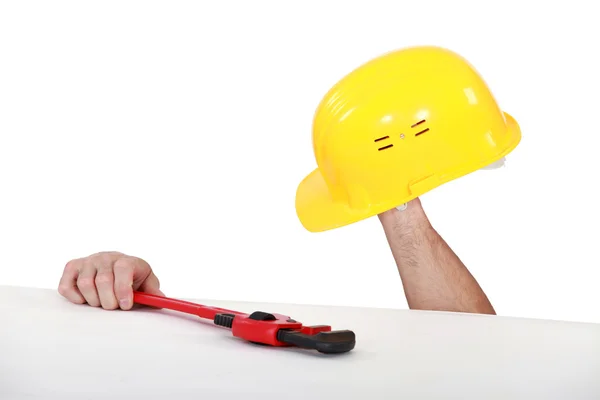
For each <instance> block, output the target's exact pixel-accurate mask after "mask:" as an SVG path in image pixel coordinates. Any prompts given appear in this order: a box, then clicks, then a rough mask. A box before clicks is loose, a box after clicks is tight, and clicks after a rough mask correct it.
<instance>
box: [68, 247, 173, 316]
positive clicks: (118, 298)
mask: <svg viewBox="0 0 600 400" xmlns="http://www.w3.org/2000/svg"><path fill="white" fill-rule="evenodd" d="M159 288H160V283H159V281H158V278H157V277H156V275H154V272H152V268H150V265H149V264H148V263H147V262H146V261H144V260H142V259H141V258H137V257H132V256H128V255H125V254H122V253H118V252H103V253H96V254H93V255H91V256H89V257H85V258H78V259H75V260H71V261H69V262H68V263H67V265H66V266H65V269H64V271H63V275H62V278H61V279H60V283H59V285H58V292H59V293H60V294H61V295H62V296H63V297H65V298H66V299H67V300H69V301H71V302H72V303H75V304H85V303H87V304H89V305H90V306H92V307H102V308H104V309H106V310H115V309H117V308H120V309H122V310H129V309H131V307H133V291H134V290H136V291H137V290H139V291H142V292H146V293H150V294H155V295H159V296H164V294H163V293H162V292H161V291H160V289H159Z"/></svg>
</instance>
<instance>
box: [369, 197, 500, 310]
mask: <svg viewBox="0 0 600 400" xmlns="http://www.w3.org/2000/svg"><path fill="white" fill-rule="evenodd" d="M379 220H380V222H381V224H382V226H383V230H384V232H385V235H386V238H387V241H388V243H389V245H390V249H391V251H392V254H393V256H394V259H395V261H396V265H397V267H398V272H399V273H400V278H401V280H402V285H403V287H404V293H405V295H406V300H407V301H408V306H409V308H411V309H415V310H437V311H453V312H465V313H478V314H496V312H495V311H494V308H493V307H492V305H491V303H490V301H489V300H488V298H487V296H486V295H485V293H484V292H483V290H482V289H481V287H480V286H479V284H478V283H477V281H476V280H475V278H474V277H473V276H472V275H471V273H470V272H469V270H468V269H467V268H466V267H465V265H464V264H463V263H462V261H461V260H460V259H459V258H458V256H457V255H456V254H455V253H454V252H453V251H452V249H451V248H450V246H448V244H447V243H446V242H445V241H444V239H443V238H442V237H441V236H440V235H439V234H438V233H437V231H436V230H435V229H434V228H433V227H432V225H431V223H430V221H429V219H428V218H427V216H426V215H425V211H424V210H423V208H422V206H421V202H420V200H419V199H415V200H413V201H411V202H409V203H408V205H407V207H406V209H405V210H403V211H399V210H397V209H392V210H390V211H387V212H385V213H383V214H380V215H379Z"/></svg>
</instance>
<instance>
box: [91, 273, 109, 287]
mask: <svg viewBox="0 0 600 400" xmlns="http://www.w3.org/2000/svg"><path fill="white" fill-rule="evenodd" d="M95 281H96V285H101V286H105V285H109V284H112V282H113V276H112V274H110V273H108V272H100V273H98V275H96V279H95Z"/></svg>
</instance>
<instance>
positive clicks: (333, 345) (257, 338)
mask: <svg viewBox="0 0 600 400" xmlns="http://www.w3.org/2000/svg"><path fill="white" fill-rule="evenodd" d="M133 301H134V303H137V304H142V305H146V306H151V307H158V308H165V309H169V310H174V311H179V312H183V313H186V314H192V315H196V316H198V317H200V318H204V319H209V320H212V321H213V322H214V324H215V325H217V326H221V327H225V328H229V329H231V333H232V334H233V336H235V337H238V338H240V339H244V340H247V341H249V342H252V343H257V344H265V345H269V346H275V347H289V346H295V347H300V348H304V349H311V350H317V351H319V352H320V353H326V354H337V353H346V352H348V351H350V350H352V349H354V346H355V344H356V338H355V335H354V332H352V331H349V330H341V331H332V330H331V326H329V325H318V326H303V325H302V323H300V322H297V321H295V320H293V319H291V318H290V317H287V316H285V315H280V314H270V313H266V312H262V311H255V312H253V313H252V314H245V313H242V312H238V311H232V310H226V309H223V308H218V307H210V306H205V305H202V304H196V303H191V302H189V301H184V300H176V299H171V298H168V297H162V296H156V295H152V294H148V293H143V292H134V293H133Z"/></svg>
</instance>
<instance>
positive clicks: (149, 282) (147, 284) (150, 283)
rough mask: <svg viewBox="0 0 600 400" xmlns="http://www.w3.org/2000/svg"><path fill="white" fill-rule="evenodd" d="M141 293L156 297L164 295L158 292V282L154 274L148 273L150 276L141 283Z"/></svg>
mask: <svg viewBox="0 0 600 400" xmlns="http://www.w3.org/2000/svg"><path fill="white" fill-rule="evenodd" d="M138 290H140V291H141V292H144V293H148V294H153V295H156V296H163V297H164V295H165V294H164V293H163V292H162V291H161V290H160V282H159V280H158V278H157V277H156V275H154V272H150V275H148V277H147V278H146V279H145V280H144V281H143V282H142V284H141V285H140V287H139V289H138Z"/></svg>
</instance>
